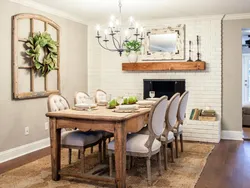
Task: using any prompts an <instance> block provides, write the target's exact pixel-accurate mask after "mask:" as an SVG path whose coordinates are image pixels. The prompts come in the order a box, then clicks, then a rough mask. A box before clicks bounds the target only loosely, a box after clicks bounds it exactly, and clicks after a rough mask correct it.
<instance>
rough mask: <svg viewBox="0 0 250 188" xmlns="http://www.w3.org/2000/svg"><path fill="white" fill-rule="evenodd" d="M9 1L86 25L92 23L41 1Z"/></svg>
mask: <svg viewBox="0 0 250 188" xmlns="http://www.w3.org/2000/svg"><path fill="white" fill-rule="evenodd" d="M9 1H10V2H12V3H17V4H20V5H23V6H26V7H29V8H33V9H36V10H39V11H42V12H46V13H49V14H52V15H55V16H58V17H61V18H65V19H67V20H70V21H73V22H77V23H80V24H84V25H89V24H90V23H89V22H88V21H86V20H83V19H81V18H79V17H75V16H72V15H70V14H68V13H66V12H64V11H61V10H58V9H55V8H52V7H49V6H47V5H44V4H41V3H37V2H35V1H33V0H9Z"/></svg>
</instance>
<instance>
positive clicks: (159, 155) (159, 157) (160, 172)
mask: <svg viewBox="0 0 250 188" xmlns="http://www.w3.org/2000/svg"><path fill="white" fill-rule="evenodd" d="M158 165H159V175H160V176H161V175H162V170H161V150H160V151H159V153H158Z"/></svg>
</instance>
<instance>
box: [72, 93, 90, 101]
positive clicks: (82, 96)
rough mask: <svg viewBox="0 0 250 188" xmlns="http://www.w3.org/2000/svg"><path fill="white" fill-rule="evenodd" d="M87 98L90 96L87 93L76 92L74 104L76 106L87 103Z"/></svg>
mask: <svg viewBox="0 0 250 188" xmlns="http://www.w3.org/2000/svg"><path fill="white" fill-rule="evenodd" d="M87 97H89V95H88V94H87V93H85V92H81V91H79V92H76V94H75V99H74V102H75V104H82V103H85V101H86V98H87Z"/></svg>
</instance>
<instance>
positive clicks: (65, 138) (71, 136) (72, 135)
mask: <svg viewBox="0 0 250 188" xmlns="http://www.w3.org/2000/svg"><path fill="white" fill-rule="evenodd" d="M61 138H62V139H61V143H62V145H69V146H79V147H82V146H86V145H89V144H93V143H95V142H97V141H98V140H100V139H101V138H102V133H101V132H99V131H96V132H95V131H88V132H82V131H79V130H75V131H65V132H63V133H62V136H61Z"/></svg>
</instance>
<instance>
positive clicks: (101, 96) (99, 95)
mask: <svg viewBox="0 0 250 188" xmlns="http://www.w3.org/2000/svg"><path fill="white" fill-rule="evenodd" d="M106 100H107V93H106V92H105V91H103V90H101V89H98V90H96V94H95V102H96V103H99V102H101V101H106Z"/></svg>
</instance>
